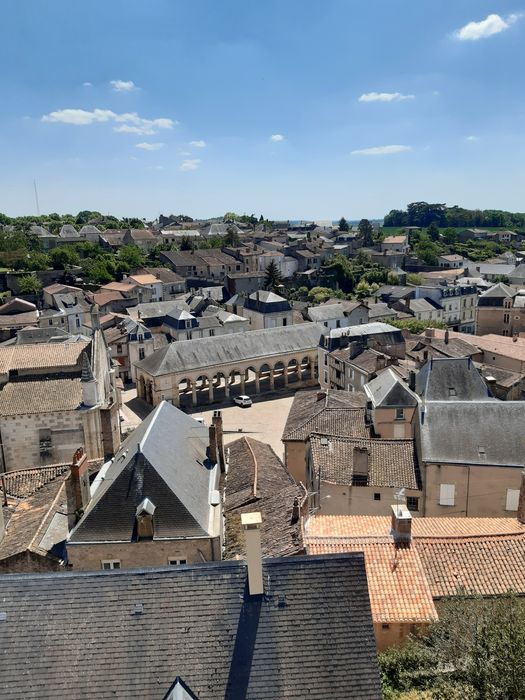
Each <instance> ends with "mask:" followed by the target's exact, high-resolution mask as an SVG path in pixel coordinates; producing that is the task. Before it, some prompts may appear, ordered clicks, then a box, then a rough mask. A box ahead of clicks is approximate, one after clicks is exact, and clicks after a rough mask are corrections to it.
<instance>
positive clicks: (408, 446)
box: [310, 435, 421, 489]
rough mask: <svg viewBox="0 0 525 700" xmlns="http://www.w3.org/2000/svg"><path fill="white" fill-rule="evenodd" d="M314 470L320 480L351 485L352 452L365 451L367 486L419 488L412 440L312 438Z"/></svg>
mask: <svg viewBox="0 0 525 700" xmlns="http://www.w3.org/2000/svg"><path fill="white" fill-rule="evenodd" d="M310 446H311V454H312V462H313V468H314V471H315V473H316V474H317V475H319V477H320V479H321V481H325V482H329V483H333V484H347V485H350V484H352V479H353V473H354V466H353V465H354V450H355V448H358V449H365V450H367V452H368V480H367V484H366V485H367V486H385V487H391V488H399V487H403V488H408V489H421V477H420V473H419V468H418V465H417V460H416V455H415V452H414V443H413V441H412V440H379V439H373V438H343V437H326V436H323V435H312V436H311V438H310Z"/></svg>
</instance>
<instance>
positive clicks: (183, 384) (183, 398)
mask: <svg viewBox="0 0 525 700" xmlns="http://www.w3.org/2000/svg"><path fill="white" fill-rule="evenodd" d="M178 387H179V406H180V407H181V408H189V407H190V406H191V405H192V387H193V382H192V380H191V379H189V378H188V377H183V378H182V379H179V382H178Z"/></svg>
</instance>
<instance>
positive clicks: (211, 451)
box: [208, 423, 219, 464]
mask: <svg viewBox="0 0 525 700" xmlns="http://www.w3.org/2000/svg"><path fill="white" fill-rule="evenodd" d="M208 435H209V443H210V444H209V446H208V459H209V460H210V462H211V463H212V464H218V463H219V459H218V455H217V428H216V426H215V424H214V423H212V424H211V425H210V427H209V432H208Z"/></svg>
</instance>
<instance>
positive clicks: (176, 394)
mask: <svg viewBox="0 0 525 700" xmlns="http://www.w3.org/2000/svg"><path fill="white" fill-rule="evenodd" d="M171 395H172V403H173V405H174V406H180V398H179V380H178V379H175V381H174V382H173V385H172V390H171Z"/></svg>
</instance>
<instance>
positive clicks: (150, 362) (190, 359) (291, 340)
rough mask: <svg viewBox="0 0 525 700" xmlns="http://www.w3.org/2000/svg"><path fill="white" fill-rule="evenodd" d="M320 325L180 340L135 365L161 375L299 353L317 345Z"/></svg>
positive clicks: (300, 325)
mask: <svg viewBox="0 0 525 700" xmlns="http://www.w3.org/2000/svg"><path fill="white" fill-rule="evenodd" d="M323 329H324V326H318V325H317V324H315V323H303V324H299V325H295V326H285V327H281V328H266V329H264V330H257V331H250V332H249V333H232V334H230V335H223V336H218V337H212V338H197V339H195V340H179V341H178V342H176V343H171V344H170V345H168V346H167V347H166V348H162V349H161V350H158V351H156V352H154V353H152V354H151V355H150V356H149V357H147V358H145V359H144V360H142V361H141V362H137V363H136V367H137V368H138V369H141V370H143V371H145V372H147V373H148V374H150V375H153V376H162V375H164V374H173V373H180V372H185V371H192V370H195V369H203V370H205V369H206V367H215V366H216V365H222V364H230V363H233V362H242V361H245V360H256V359H260V358H266V357H272V356H280V355H282V354H285V353H289V352H295V353H298V354H300V353H301V352H304V351H306V350H313V349H314V348H316V347H317V346H318V344H319V340H320V338H321V334H322V332H323ZM324 330H326V329H324Z"/></svg>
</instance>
